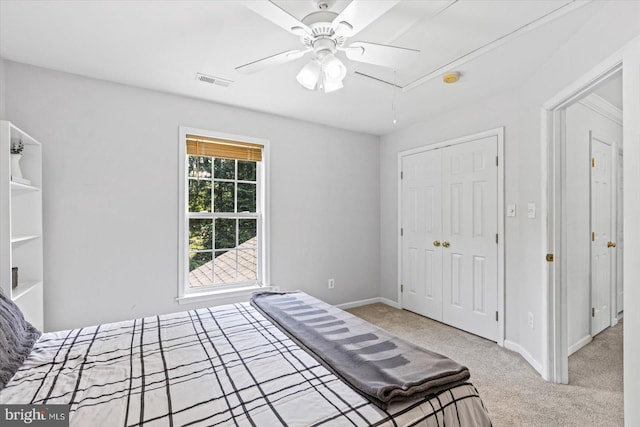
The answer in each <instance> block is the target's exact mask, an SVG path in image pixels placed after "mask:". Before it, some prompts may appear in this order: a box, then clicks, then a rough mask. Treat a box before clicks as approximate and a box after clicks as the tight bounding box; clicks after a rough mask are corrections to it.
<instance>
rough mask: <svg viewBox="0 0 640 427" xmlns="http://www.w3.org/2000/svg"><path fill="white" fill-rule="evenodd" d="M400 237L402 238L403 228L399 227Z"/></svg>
mask: <svg viewBox="0 0 640 427" xmlns="http://www.w3.org/2000/svg"><path fill="white" fill-rule="evenodd" d="M400 236H404V228H402V227H400Z"/></svg>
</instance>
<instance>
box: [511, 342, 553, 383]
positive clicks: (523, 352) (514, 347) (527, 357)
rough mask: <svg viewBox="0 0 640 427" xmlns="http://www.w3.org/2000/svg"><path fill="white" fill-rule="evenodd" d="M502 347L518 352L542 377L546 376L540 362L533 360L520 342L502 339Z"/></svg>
mask: <svg viewBox="0 0 640 427" xmlns="http://www.w3.org/2000/svg"><path fill="white" fill-rule="evenodd" d="M504 348H506V349H507V350H511V351H515V352H516V353H518V354H520V356H522V357H523V358H524V360H526V361H527V363H528V364H529V365H531V366H532V367H533V369H535V370H536V371H537V372H538V373H539V374H540V375H541V376H542V377H543V378H545V377H546V375H545V374H544V372H543V370H542V365H541V364H540V362H538V361H537V360H535V359H534V358H533V356H531V355H530V354H529V352H528V351H527V350H525V349H524V348H523V347H522V346H521V345H520V344H518V343H515V342H513V341H509V340H504Z"/></svg>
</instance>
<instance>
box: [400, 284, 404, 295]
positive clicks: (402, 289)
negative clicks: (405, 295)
mask: <svg viewBox="0 0 640 427" xmlns="http://www.w3.org/2000/svg"><path fill="white" fill-rule="evenodd" d="M402 292H404V285H400V293H402Z"/></svg>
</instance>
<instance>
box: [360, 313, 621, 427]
mask: <svg viewBox="0 0 640 427" xmlns="http://www.w3.org/2000/svg"><path fill="white" fill-rule="evenodd" d="M348 311H349V312H351V313H352V314H354V315H356V316H359V317H361V318H363V319H365V320H367V321H369V322H371V323H373V324H375V325H377V326H379V327H381V328H383V329H386V330H388V331H390V332H391V333H393V334H395V335H397V336H400V337H402V338H404V339H406V340H408V341H411V342H413V343H415V344H418V345H420V346H422V347H425V348H428V349H430V350H433V351H436V352H438V353H441V354H444V355H446V356H449V357H451V358H452V359H454V360H456V361H458V362H460V363H462V364H464V365H466V366H467V367H468V368H469V370H470V371H471V381H472V382H473V383H474V384H475V386H476V387H477V388H478V390H479V392H480V396H481V397H482V399H483V401H484V402H485V405H486V406H487V409H488V411H489V414H490V416H491V419H492V421H493V425H494V426H496V427H512V426H554V427H556V426H580V427H586V426H597V427H599V426H607V427H613V426H622V425H623V424H624V422H623V395H622V322H620V323H619V324H618V325H616V326H615V327H613V328H609V329H607V330H605V331H604V332H602V333H601V334H599V335H597V336H596V337H595V338H594V340H593V341H592V342H591V343H590V344H589V345H587V346H585V347H583V348H582V349H580V350H579V351H577V352H576V353H574V354H573V355H572V356H571V357H570V358H569V383H570V384H569V385H559V384H552V383H549V382H546V381H544V380H543V379H542V377H540V375H539V374H538V373H537V372H536V371H535V370H534V369H533V368H532V367H531V366H530V365H529V364H528V363H527V362H525V361H524V359H523V358H522V357H521V356H520V355H519V354H517V353H514V352H512V351H509V350H506V349H504V348H501V347H498V346H497V345H496V344H495V343H493V342H491V341H488V340H485V339H483V338H480V337H477V336H475V335H471V334H469V333H466V332H463V331H461V330H458V329H455V328H452V327H450V326H447V325H444V324H442V323H439V322H436V321H433V320H430V319H428V318H425V317H422V316H419V315H417V314H414V313H411V312H408V311H405V310H398V309H395V308H392V307H389V306H387V305H385V304H380V303H378V304H371V305H367V306H363V307H357V308H354V309H350V310H348Z"/></svg>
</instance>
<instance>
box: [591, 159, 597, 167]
mask: <svg viewBox="0 0 640 427" xmlns="http://www.w3.org/2000/svg"><path fill="white" fill-rule="evenodd" d="M591 167H592V168H595V167H596V158H595V157H592V158H591Z"/></svg>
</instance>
